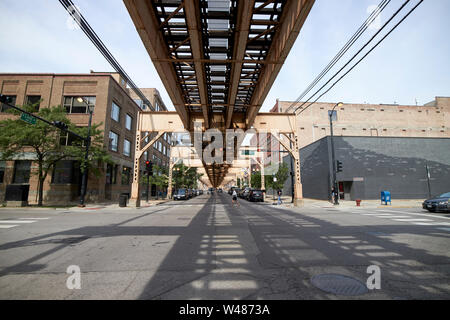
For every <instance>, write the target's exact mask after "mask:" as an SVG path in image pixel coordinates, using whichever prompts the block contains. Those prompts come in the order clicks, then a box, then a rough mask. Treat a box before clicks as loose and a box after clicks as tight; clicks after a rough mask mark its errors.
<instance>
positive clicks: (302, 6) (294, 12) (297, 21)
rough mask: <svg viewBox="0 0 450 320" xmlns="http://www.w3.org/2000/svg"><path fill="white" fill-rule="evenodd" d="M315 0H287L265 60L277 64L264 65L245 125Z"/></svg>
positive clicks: (275, 75) (254, 111)
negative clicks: (253, 106) (252, 106)
mask: <svg viewBox="0 0 450 320" xmlns="http://www.w3.org/2000/svg"><path fill="white" fill-rule="evenodd" d="M314 1H315V0H289V1H288V2H287V3H286V5H285V7H284V9H283V15H282V16H281V19H280V24H279V26H278V28H277V32H276V33H275V36H274V39H273V43H272V46H271V48H270V51H269V53H268V55H267V60H270V61H277V62H278V64H269V65H265V66H264V68H263V70H262V72H261V75H260V78H259V82H258V86H257V87H256V90H255V92H254V94H253V97H252V101H251V103H250V104H251V105H257V106H259V107H256V108H250V109H249V110H248V112H247V127H248V128H250V127H251V126H252V124H253V122H254V120H255V117H256V114H257V113H258V111H259V109H260V108H261V105H262V104H263V102H264V100H265V98H266V97H267V94H268V93H269V91H270V88H271V87H272V85H273V83H274V81H275V79H276V77H277V76H278V74H279V72H280V70H281V67H282V65H283V63H284V61H285V60H286V57H287V56H288V54H289V51H290V50H291V48H292V46H293V45H294V42H295V40H296V39H297V37H298V34H299V33H300V30H301V28H302V26H303V24H304V22H305V21H306V18H307V17H308V14H309V12H310V11H311V8H312V6H313V4H314Z"/></svg>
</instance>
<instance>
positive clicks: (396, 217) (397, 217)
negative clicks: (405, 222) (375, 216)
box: [379, 216, 409, 219]
mask: <svg viewBox="0 0 450 320" xmlns="http://www.w3.org/2000/svg"><path fill="white" fill-rule="evenodd" d="M379 218H386V219H400V218H409V217H408V216H385V217H379Z"/></svg>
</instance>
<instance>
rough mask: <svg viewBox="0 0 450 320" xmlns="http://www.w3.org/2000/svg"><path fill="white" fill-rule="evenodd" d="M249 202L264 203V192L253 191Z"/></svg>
mask: <svg viewBox="0 0 450 320" xmlns="http://www.w3.org/2000/svg"><path fill="white" fill-rule="evenodd" d="M248 200H249V201H251V202H263V201H264V195H263V192H262V190H251V191H250V194H249V196H248Z"/></svg>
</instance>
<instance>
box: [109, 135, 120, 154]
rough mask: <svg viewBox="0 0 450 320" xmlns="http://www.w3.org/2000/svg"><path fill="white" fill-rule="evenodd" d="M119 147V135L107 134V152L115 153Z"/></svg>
mask: <svg viewBox="0 0 450 320" xmlns="http://www.w3.org/2000/svg"><path fill="white" fill-rule="evenodd" d="M118 146H119V135H118V134H117V133H115V132H113V131H110V132H109V150H111V151H115V152H117V150H118Z"/></svg>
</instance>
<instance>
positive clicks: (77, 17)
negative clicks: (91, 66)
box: [59, 0, 152, 108]
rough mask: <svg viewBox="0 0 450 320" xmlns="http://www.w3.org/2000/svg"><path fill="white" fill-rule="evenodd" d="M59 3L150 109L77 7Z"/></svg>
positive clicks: (68, 2)
mask: <svg viewBox="0 0 450 320" xmlns="http://www.w3.org/2000/svg"><path fill="white" fill-rule="evenodd" d="M59 2H60V3H61V4H62V5H63V7H64V8H65V9H66V11H67V12H68V13H69V15H70V16H71V17H72V18H73V19H74V21H75V22H76V23H77V24H78V25H79V26H80V28H81V29H82V30H83V32H84V33H85V34H86V36H87V37H88V38H89V39H90V40H91V42H92V43H93V44H94V45H95V47H96V48H97V49H98V50H99V51H100V53H101V54H102V55H103V56H104V57H105V59H106V60H107V61H108V62H109V64H110V65H111V66H112V67H113V68H114V70H116V72H118V73H119V74H120V75H121V76H122V78H124V80H125V81H126V83H127V84H128V85H129V86H130V88H131V89H132V90H133V91H134V92H135V93H136V94H137V95H138V96H139V97H140V98H141V100H142V101H143V103H144V105H147V106H148V107H149V108H152V104H151V103H150V101H149V100H148V99H147V97H145V95H144V94H143V93H142V91H141V90H140V89H139V88H138V86H137V85H136V84H135V83H134V82H133V80H132V79H131V77H130V76H129V75H128V74H127V73H126V71H125V70H124V69H123V68H122V66H121V65H120V64H119V62H118V61H117V60H116V58H114V56H113V55H112V53H111V52H110V51H109V50H108V48H107V47H106V45H105V44H104V43H103V41H102V40H101V39H100V37H99V36H98V35H97V33H96V32H95V31H94V29H92V27H91V26H90V25H89V23H88V22H87V20H86V19H85V18H84V16H83V15H82V14H81V12H80V11H79V9H78V8H77V6H76V5H75V4H74V3H73V2H72V0H59Z"/></svg>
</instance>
